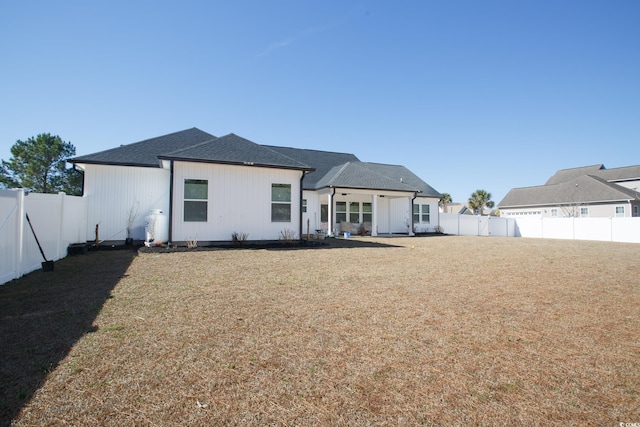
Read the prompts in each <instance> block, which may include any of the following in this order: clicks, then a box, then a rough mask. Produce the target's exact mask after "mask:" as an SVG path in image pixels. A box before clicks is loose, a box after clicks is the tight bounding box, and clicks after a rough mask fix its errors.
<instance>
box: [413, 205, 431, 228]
mask: <svg viewBox="0 0 640 427" xmlns="http://www.w3.org/2000/svg"><path fill="white" fill-rule="evenodd" d="M430 221H431V212H430V208H429V205H413V223H414V224H418V223H419V222H423V223H429V222H430Z"/></svg>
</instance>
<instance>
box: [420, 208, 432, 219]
mask: <svg viewBox="0 0 640 427" xmlns="http://www.w3.org/2000/svg"><path fill="white" fill-rule="evenodd" d="M430 220H431V214H430V212H429V205H422V222H424V223H429V222H430Z"/></svg>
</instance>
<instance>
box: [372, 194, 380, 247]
mask: <svg viewBox="0 0 640 427" xmlns="http://www.w3.org/2000/svg"><path fill="white" fill-rule="evenodd" d="M377 235H378V195H377V194H373V195H371V236H372V237H376V236H377Z"/></svg>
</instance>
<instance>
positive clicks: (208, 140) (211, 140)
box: [159, 136, 223, 156]
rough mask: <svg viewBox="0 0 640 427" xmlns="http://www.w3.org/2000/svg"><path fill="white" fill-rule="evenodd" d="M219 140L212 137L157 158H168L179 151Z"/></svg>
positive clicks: (162, 154)
mask: <svg viewBox="0 0 640 427" xmlns="http://www.w3.org/2000/svg"><path fill="white" fill-rule="evenodd" d="M220 138H223V137H220ZM220 138H218V137H216V136H214V137H213V138H212V139H207V140H206V141H202V142H198V143H197V144H193V145H189V146H188V147H182V148H179V149H177V150H174V151H169V152H168V153H160V154H159V156H169V155H171V154H176V153H179V152H181V151H185V150H190V149H192V148H195V147H199V146H201V145H204V144H208V143H210V142H213V141H216V140H218V139H220Z"/></svg>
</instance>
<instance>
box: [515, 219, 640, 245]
mask: <svg viewBox="0 0 640 427" xmlns="http://www.w3.org/2000/svg"><path fill="white" fill-rule="evenodd" d="M515 221H516V236H518V237H543V238H545V239H568V240H573V239H575V240H601V241H612V242H628V243H640V218H628V217H627V218H615V217H613V218H540V217H528V218H525V217H523V218H516V219H515Z"/></svg>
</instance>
